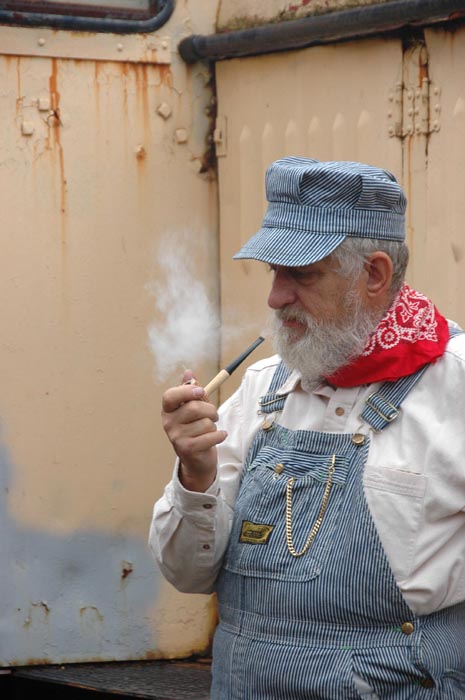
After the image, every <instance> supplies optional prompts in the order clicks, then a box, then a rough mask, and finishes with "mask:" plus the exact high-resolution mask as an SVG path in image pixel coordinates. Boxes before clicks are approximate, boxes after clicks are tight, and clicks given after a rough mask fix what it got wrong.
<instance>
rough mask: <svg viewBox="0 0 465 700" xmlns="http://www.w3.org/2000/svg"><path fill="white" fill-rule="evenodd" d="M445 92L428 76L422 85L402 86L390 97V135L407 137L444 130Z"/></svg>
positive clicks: (398, 86)
mask: <svg viewBox="0 0 465 700" xmlns="http://www.w3.org/2000/svg"><path fill="white" fill-rule="evenodd" d="M440 116H441V90H440V88H439V86H438V85H435V84H434V83H433V82H432V81H431V80H430V79H429V78H428V77H423V78H422V80H421V85H419V86H416V87H414V86H413V85H402V84H400V83H398V84H397V85H396V86H395V87H394V88H393V89H391V90H390V91H389V96H388V134H389V136H390V137H391V138H392V137H395V136H397V137H398V138H404V137H405V136H414V135H421V134H425V135H428V134H431V133H432V132H433V131H439V129H440V128H441V121H440Z"/></svg>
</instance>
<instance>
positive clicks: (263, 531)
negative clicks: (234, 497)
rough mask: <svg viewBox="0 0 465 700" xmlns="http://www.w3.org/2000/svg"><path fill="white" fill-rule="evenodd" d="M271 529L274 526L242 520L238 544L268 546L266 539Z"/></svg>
mask: <svg viewBox="0 0 465 700" xmlns="http://www.w3.org/2000/svg"><path fill="white" fill-rule="evenodd" d="M273 528H274V525H265V524H263V523H252V522H250V520H243V521H242V528H241V536H240V537H239V542H244V543H245V544H268V538H269V536H270V535H271V531H272V530H273Z"/></svg>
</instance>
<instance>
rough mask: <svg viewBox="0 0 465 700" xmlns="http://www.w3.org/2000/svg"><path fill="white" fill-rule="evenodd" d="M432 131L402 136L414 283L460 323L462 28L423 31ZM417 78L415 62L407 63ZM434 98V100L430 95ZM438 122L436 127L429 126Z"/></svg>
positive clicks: (464, 256)
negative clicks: (411, 195)
mask: <svg viewBox="0 0 465 700" xmlns="http://www.w3.org/2000/svg"><path fill="white" fill-rule="evenodd" d="M425 50H426V52H427V55H428V77H429V79H430V80H431V83H432V85H433V86H436V87H437V88H438V90H439V92H438V94H436V95H435V93H434V87H433V91H432V94H431V98H432V99H431V101H430V121H431V123H432V127H433V128H432V130H431V133H429V134H427V135H418V134H417V135H415V136H411V137H410V138H407V140H406V144H405V146H406V158H405V170H406V172H405V179H406V182H408V183H409V187H411V188H412V189H413V190H415V191H416V194H415V206H414V208H413V210H412V216H411V219H410V227H411V240H412V243H413V248H414V251H413V265H412V266H411V274H412V278H413V281H414V283H415V284H416V285H417V286H418V287H420V288H421V289H422V290H423V291H425V292H426V293H427V294H429V295H431V296H432V298H433V299H434V300H435V302H436V304H437V306H438V307H439V308H440V309H441V310H442V312H443V313H445V314H446V315H447V316H448V317H449V318H453V319H454V320H456V321H458V322H459V323H460V324H461V325H462V326H463V325H464V324H465V310H464V306H463V299H464V296H465V274H464V273H465V234H464V227H463V222H464V220H465V199H464V197H463V191H464V167H463V166H464V163H465V86H464V81H463V75H464V66H465V28H464V27H463V26H462V27H456V28H455V30H453V31H448V30H445V29H440V28H437V29H434V30H433V29H429V30H427V31H425ZM410 72H411V74H412V75H413V76H416V80H417V82H420V81H421V79H422V75H423V74H422V72H421V69H420V67H419V66H418V64H417V65H416V66H415V65H414V64H413V65H412V64H410ZM435 98H436V99H435ZM435 122H436V123H437V127H436V129H435V128H434V125H435Z"/></svg>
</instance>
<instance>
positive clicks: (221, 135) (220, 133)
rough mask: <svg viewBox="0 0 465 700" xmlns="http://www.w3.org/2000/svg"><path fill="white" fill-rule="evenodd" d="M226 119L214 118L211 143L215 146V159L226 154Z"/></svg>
mask: <svg viewBox="0 0 465 700" xmlns="http://www.w3.org/2000/svg"><path fill="white" fill-rule="evenodd" d="M226 125H227V123H226V117H221V116H218V117H217V118H216V124H215V128H214V130H213V142H214V144H215V152H216V156H217V158H219V157H220V156H225V155H226V154H227V140H226V136H227V128H226Z"/></svg>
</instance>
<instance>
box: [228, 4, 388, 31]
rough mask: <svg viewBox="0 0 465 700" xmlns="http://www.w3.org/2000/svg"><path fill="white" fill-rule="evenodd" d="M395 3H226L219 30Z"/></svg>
mask: <svg viewBox="0 0 465 700" xmlns="http://www.w3.org/2000/svg"><path fill="white" fill-rule="evenodd" d="M392 1H393V0H294V2H293V1H292V0H267V2H266V3H264V2H262V0H222V2H221V4H220V11H219V13H218V22H217V31H234V30H239V29H246V28H247V27H256V26H260V25H262V24H267V23H269V22H282V21H286V20H291V19H297V18H299V17H307V16H309V15H318V14H323V13H326V12H334V11H336V10H346V9H351V8H353V7H365V6H367V5H379V4H380V2H383V3H387V2H392Z"/></svg>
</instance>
